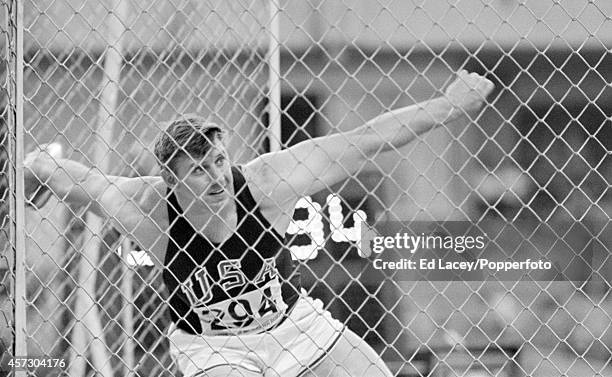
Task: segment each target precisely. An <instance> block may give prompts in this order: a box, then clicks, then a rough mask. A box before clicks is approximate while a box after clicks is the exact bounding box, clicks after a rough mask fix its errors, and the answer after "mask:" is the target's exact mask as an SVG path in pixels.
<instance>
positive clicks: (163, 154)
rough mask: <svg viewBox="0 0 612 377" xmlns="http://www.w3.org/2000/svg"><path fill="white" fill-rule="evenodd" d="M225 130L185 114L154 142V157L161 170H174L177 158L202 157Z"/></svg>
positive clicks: (197, 117)
mask: <svg viewBox="0 0 612 377" xmlns="http://www.w3.org/2000/svg"><path fill="white" fill-rule="evenodd" d="M224 135H225V129H223V128H222V127H221V126H219V125H218V124H216V123H213V122H209V121H207V120H206V119H205V118H203V117H201V116H198V115H193V114H187V115H184V116H182V117H180V118H178V119H175V120H173V121H172V122H170V124H169V125H168V126H167V127H166V129H164V130H163V131H162V132H161V133H160V134H159V135H158V136H157V139H156V140H155V150H154V152H155V157H157V161H158V163H159V164H160V165H161V167H162V168H164V167H167V168H170V169H173V168H174V162H175V161H176V159H177V158H180V157H185V156H191V157H203V156H204V155H205V154H206V153H207V152H208V151H209V150H210V148H211V147H212V146H213V144H214V142H215V140H222V139H223V136H224Z"/></svg>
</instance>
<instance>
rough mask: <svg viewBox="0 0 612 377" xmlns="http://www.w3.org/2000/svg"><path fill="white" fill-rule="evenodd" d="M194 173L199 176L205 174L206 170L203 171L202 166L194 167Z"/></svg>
mask: <svg viewBox="0 0 612 377" xmlns="http://www.w3.org/2000/svg"><path fill="white" fill-rule="evenodd" d="M193 172H194V173H198V174H199V173H203V172H204V169H203V168H202V167H201V166H194V167H193Z"/></svg>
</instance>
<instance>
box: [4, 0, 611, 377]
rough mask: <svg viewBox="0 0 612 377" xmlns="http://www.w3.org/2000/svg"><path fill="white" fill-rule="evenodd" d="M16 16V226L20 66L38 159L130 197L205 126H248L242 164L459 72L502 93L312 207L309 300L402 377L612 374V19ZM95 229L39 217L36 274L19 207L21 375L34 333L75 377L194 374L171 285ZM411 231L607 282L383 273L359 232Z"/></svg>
mask: <svg viewBox="0 0 612 377" xmlns="http://www.w3.org/2000/svg"><path fill="white" fill-rule="evenodd" d="M14 6H15V1H5V2H3V3H2V7H3V12H4V15H3V17H4V19H3V28H4V29H3V60H2V68H1V69H0V72H1V74H2V79H3V81H4V82H5V83H6V85H5V86H4V89H3V99H2V104H1V109H2V119H3V123H2V134H1V135H0V139H1V140H2V143H3V144H2V151H1V152H2V161H3V164H2V171H3V177H2V180H3V181H2V188H3V191H2V193H1V195H2V198H3V202H4V203H5V206H4V208H9V207H7V206H6V204H7V201H10V200H9V199H10V197H11V195H16V194H14V193H15V190H14V188H13V185H11V184H10V176H11V175H10V174H9V173H10V171H11V169H14V168H15V163H14V161H15V159H14V158H13V157H14V155H11V153H13V152H11V151H12V150H11V149H10V148H9V144H10V142H9V140H10V138H11V137H14V135H12V134H11V130H13V129H15V128H14V127H15V126H16V125H15V118H14V117H13V114H14V112H15V105H14V104H15V103H16V101H17V100H18V99H17V98H16V97H15V92H14V91H11V90H10V89H9V88H11V87H12V86H13V85H14V83H13V82H12V81H11V80H14V77H15V75H14V72H13V69H14V66H12V65H11V64H22V65H23V69H24V77H23V98H22V100H23V101H24V108H23V113H24V117H23V119H24V122H23V123H24V124H23V125H22V126H23V129H24V134H23V135H24V138H25V149H26V152H29V151H33V150H35V149H37V148H46V149H47V150H48V151H49V153H50V154H51V155H53V156H54V157H55V158H57V159H59V158H68V159H72V160H75V161H79V162H81V163H83V164H84V165H86V166H90V167H94V169H95V170H96V171H99V172H102V173H104V174H107V175H117V176H125V177H138V176H141V177H144V176H153V175H157V174H159V173H160V171H159V167H158V164H157V161H156V159H155V157H154V155H153V142H154V139H155V137H156V136H157V135H158V134H159V133H160V132H161V130H162V129H163V128H164V126H165V124H166V123H167V122H169V121H171V120H173V119H175V118H177V117H179V116H181V115H184V114H188V113H195V114H198V115H201V116H203V117H204V118H206V119H208V120H211V121H214V122H217V123H218V124H220V125H222V126H223V127H224V128H226V129H227V130H228V135H227V138H226V141H225V142H226V145H227V150H228V152H229V154H230V159H231V161H232V162H233V163H236V164H243V163H246V162H247V161H250V160H252V159H253V158H255V157H256V156H259V155H261V154H263V153H265V152H270V151H274V150H276V149H278V148H283V149H284V148H287V147H290V146H292V145H295V144H297V143H299V142H302V141H304V140H309V139H312V138H314V137H319V136H325V135H330V134H334V133H338V132H348V131H350V130H352V129H354V128H355V127H358V126H360V125H362V124H364V123H365V122H367V121H368V120H370V119H372V118H374V117H376V116H377V115H380V114H382V113H384V112H386V111H389V110H391V109H395V108H399V107H402V106H408V105H411V104H414V103H417V102H420V101H424V100H428V99H431V98H434V97H436V96H439V95H441V94H442V93H443V91H444V89H445V88H446V87H447V86H448V84H449V83H450V82H451V81H452V80H453V79H454V78H455V77H456V73H457V72H458V71H459V70H460V69H467V70H469V71H474V72H478V73H480V74H482V75H484V76H486V77H487V78H489V79H490V80H492V81H493V82H494V83H495V85H496V89H495V91H494V92H493V94H492V95H491V96H489V98H488V100H487V102H486V104H485V106H484V108H483V110H482V111H481V112H479V113H478V114H476V115H474V116H470V117H464V119H462V120H461V121H459V122H458V123H459V124H453V125H445V126H443V127H441V128H438V129H436V130H435V131H432V132H430V133H428V134H425V135H423V136H421V137H419V138H417V140H416V141H414V142H413V143H411V144H409V145H408V146H406V147H402V148H401V149H396V150H394V151H391V152H386V153H381V154H379V155H376V156H375V157H374V158H373V159H372V160H371V161H370V162H369V164H368V166H367V167H364V168H363V169H361V170H360V171H359V173H358V174H355V175H354V176H353V177H351V178H350V179H348V180H346V181H343V182H341V183H339V184H337V185H334V186H332V187H326V188H325V189H323V190H322V191H321V192H319V193H317V194H314V195H312V197H305V198H303V199H302V200H300V201H299V202H298V204H297V207H296V210H295V213H294V214H293V222H292V223H291V224H290V225H289V228H288V244H289V245H290V251H291V254H292V256H293V258H294V259H295V262H296V264H297V265H298V266H297V267H296V268H298V269H299V271H300V273H301V279H302V286H303V287H304V288H305V290H306V291H307V292H308V293H309V295H311V296H313V297H316V298H319V299H321V300H322V302H323V303H324V307H325V308H326V309H327V310H329V311H330V312H331V313H332V315H333V316H334V317H335V318H337V319H339V320H340V321H341V322H342V323H344V324H345V325H346V326H347V327H348V328H350V329H351V330H353V331H354V332H355V333H356V334H357V335H358V336H360V337H362V338H363V339H365V340H366V342H367V343H368V344H369V345H370V346H372V347H373V348H374V350H375V351H376V352H377V353H378V354H379V355H381V357H382V358H383V360H384V361H385V363H386V364H387V365H388V366H389V368H390V370H391V372H392V373H393V375H395V376H413V375H431V376H499V377H501V376H507V377H513V376H527V375H528V376H558V375H566V376H587V375H589V376H590V375H593V376H595V375H597V376H607V375H612V369H611V368H610V366H609V364H610V360H611V357H612V353H611V348H612V318H611V317H612V299H611V298H610V281H612V273H611V272H610V271H612V268H610V267H611V261H610V258H609V254H610V245H612V239H611V237H612V231H611V226H610V214H611V213H612V201H611V197H610V179H611V176H612V166H610V165H611V162H612V159H611V158H610V151H611V150H612V145H611V140H612V128H611V126H612V124H611V122H610V116H611V114H612V107H611V106H610V103H612V102H611V101H610V100H611V99H612V98H611V95H612V90H611V89H610V82H611V79H612V69H611V68H610V67H612V64H610V63H612V62H611V55H610V48H611V47H612V39H611V38H610V35H612V21H611V20H610V17H609V15H610V14H612V6H611V5H610V4H608V2H606V1H603V0H602V1H586V0H581V1H548V0H547V1H536V0H533V1H513V0H508V1H501V0H500V1H493V2H488V1H477V0H473V1H472V0H461V1H442V0H439V1H428V2H425V1H412V2H393V1H386V0H385V1H383V0H379V1H357V0H354V1H353V0H351V1H346V0H327V1H326V0H311V1H306V2H304V1H297V0H281V1H278V2H277V1H276V0H248V1H222V0H212V1H195V0H181V1H178V0H177V1H169V0H168V1H166V0H163V1H156V2H148V1H144V0H135V1H122V0H87V1H73V0H55V1H53V0H37V1H33V0H27V1H24V2H23V6H24V13H23V24H22V25H15V24H14V20H15V19H14V18H13V17H14V13H12V12H13V8H12V7H14ZM16 28H21V29H22V30H23V33H24V58H23V62H14V55H13V54H14V52H13V50H12V49H13V48H14V43H13V42H12V41H13V39H12V38H13V36H12V34H11V33H12V32H14V30H15V29H16ZM11 62H12V63H11ZM11 127H13V128H11ZM58 174H59V173H58ZM76 183H77V182H75V184H76ZM108 185H109V187H111V186H112V185H111V183H110V181H109V182H108ZM10 208H12V207H10ZM89 210H90V208H88V207H85V208H83V207H77V206H74V205H71V204H70V203H68V202H67V201H66V200H64V198H57V197H53V198H51V199H49V201H48V202H46V203H45V204H44V205H41V206H36V205H33V206H29V207H28V208H27V209H26V213H25V236H26V246H25V259H26V261H25V264H24V265H19V264H18V265H15V263H14V261H15V258H16V256H15V243H14V241H13V240H14V238H12V237H14V236H12V234H13V233H14V232H21V231H22V230H21V229H16V225H15V223H14V222H11V218H12V217H11V216H14V209H11V211H13V212H9V211H7V212H4V213H3V214H2V218H3V228H2V246H1V247H0V249H1V250H2V255H1V256H0V297H2V302H1V304H0V305H1V308H2V316H0V337H1V338H0V350H2V351H3V353H4V355H5V356H7V355H9V356H10V355H14V352H15V351H14V344H15V342H16V341H17V340H16V334H19V333H20V331H21V332H22V333H23V337H24V338H25V341H26V342H27V352H28V354H29V355H35V356H42V357H53V358H62V359H65V360H67V361H68V363H67V364H68V365H69V366H68V367H67V368H65V374H66V375H70V376H86V375H103V376H115V375H142V376H150V375H156V376H157V375H159V376H163V375H168V376H175V375H182V374H181V371H180V370H179V369H178V366H177V365H176V364H175V362H174V360H173V359H172V358H171V356H170V352H169V346H170V345H169V341H168V339H167V338H166V336H165V334H166V330H167V328H168V327H169V326H170V324H171V319H170V316H169V314H168V305H167V293H168V292H166V287H164V284H163V281H162V271H161V270H160V269H158V268H155V267H154V263H153V261H152V258H151V255H150V254H148V253H147V251H146V250H141V249H140V248H139V247H138V246H137V245H136V243H135V242H133V241H132V240H131V239H130V238H129V237H125V236H123V235H121V234H120V232H119V231H118V230H117V228H115V227H114V226H113V222H111V221H107V220H101V219H100V218H98V217H97V216H95V215H93V214H92V213H91V211H89ZM388 221H469V222H470V223H472V224H474V225H475V227H477V228H478V229H480V230H481V231H483V232H484V233H486V234H487V235H488V237H489V238H490V243H489V245H488V246H490V247H492V248H495V249H498V250H502V251H503V252H504V253H505V254H506V255H510V256H512V258H516V259H521V258H522V257H529V256H532V255H536V254H537V255H541V256H544V257H546V258H549V259H551V260H556V261H563V260H568V259H569V260H574V259H576V260H583V261H585V263H584V268H582V269H578V270H577V271H575V275H574V276H575V278H574V279H570V281H495V280H494V281H486V282H485V281H467V282H466V281H405V279H399V278H398V276H397V275H394V274H386V275H384V276H380V275H371V274H369V273H367V271H368V266H369V265H370V264H371V261H370V260H369V259H367V258H362V257H360V256H359V252H358V246H359V243H360V240H361V236H362V232H361V230H360V229H361V227H362V226H364V225H363V224H366V223H367V224H369V225H372V226H374V225H376V224H379V223H384V222H388ZM11 232H13V233H11ZM17 269H23V271H25V276H26V282H25V291H26V293H25V297H20V296H19V295H18V294H17V295H16V294H15V276H16V274H15V271H16V270H17ZM19 300H22V302H24V303H25V304H26V305H27V318H26V327H25V328H24V329H19V328H16V321H15V316H14V312H15V303H16V301H19ZM17 338H18V337H17ZM30 373H31V375H36V376H46V375H49V376H51V375H59V374H61V373H60V372H58V371H57V370H47V369H44V370H43V369H40V370H36V371H31V372H30Z"/></svg>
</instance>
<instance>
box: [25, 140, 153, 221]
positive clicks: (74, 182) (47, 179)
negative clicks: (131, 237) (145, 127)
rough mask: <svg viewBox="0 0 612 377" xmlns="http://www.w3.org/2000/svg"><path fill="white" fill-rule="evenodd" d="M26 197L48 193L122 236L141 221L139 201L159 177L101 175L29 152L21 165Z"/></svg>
mask: <svg viewBox="0 0 612 377" xmlns="http://www.w3.org/2000/svg"><path fill="white" fill-rule="evenodd" d="M25 167H26V172H25V189H26V197H31V196H32V195H33V193H35V192H37V191H38V190H41V189H42V190H49V191H50V192H51V193H53V194H54V195H56V196H57V197H58V198H59V199H60V200H62V201H64V202H66V203H69V204H72V205H74V206H78V207H85V208H87V209H88V210H90V211H92V212H93V213H95V214H96V215H98V216H101V217H103V218H108V219H111V220H112V222H113V223H114V225H115V226H117V228H118V229H119V230H122V231H123V232H124V233H131V232H133V231H134V229H135V227H136V226H138V224H139V223H141V222H142V221H143V220H142V219H143V217H144V215H146V214H145V213H144V212H145V211H143V208H141V206H140V205H139V202H140V197H141V196H142V195H143V193H144V191H145V190H146V189H147V188H150V187H151V186H152V185H153V184H154V183H155V182H156V181H159V180H160V178H159V177H139V178H127V177H119V176H109V175H104V174H102V173H101V172H99V171H97V170H96V169H94V168H89V167H87V166H85V165H83V164H81V163H79V162H76V161H72V160H68V159H53V158H52V157H50V156H49V155H48V154H46V153H45V152H40V151H38V152H32V153H30V154H28V155H27V156H26V161H25Z"/></svg>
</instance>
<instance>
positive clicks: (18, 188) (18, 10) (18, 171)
mask: <svg viewBox="0 0 612 377" xmlns="http://www.w3.org/2000/svg"><path fill="white" fill-rule="evenodd" d="M11 8H12V12H11V15H10V17H12V18H13V22H12V26H13V28H14V30H13V33H14V34H13V38H12V41H11V42H12V43H14V45H13V49H14V52H13V54H14V56H13V59H12V60H13V63H12V64H11V65H12V68H13V69H14V79H15V82H14V83H13V85H10V86H12V87H13V101H14V105H13V108H12V111H14V114H13V117H12V118H13V120H14V123H13V126H12V127H11V128H12V130H11V131H13V135H12V137H9V140H14V144H13V145H12V147H11V148H10V151H9V154H12V155H13V164H14V166H15V173H14V174H12V178H13V179H12V182H11V183H12V184H13V187H14V189H15V193H14V195H11V196H12V197H13V198H14V201H13V203H12V207H13V208H14V210H13V215H14V216H15V217H14V219H15V223H14V225H13V226H14V242H15V244H14V245H15V265H14V267H15V295H14V297H15V322H14V323H15V352H14V355H15V356H26V355H27V354H28V352H27V342H26V339H27V331H26V330H27V328H26V325H27V323H26V276H25V262H26V256H25V252H26V248H25V199H24V197H25V195H24V182H23V169H24V165H23V159H24V145H23V143H24V139H23V1H21V0H14V2H13V3H12V4H11ZM10 24H11V22H10V21H9V25H10ZM10 50H11V49H10V47H9V51H10ZM9 54H10V52H9ZM9 97H10V95H9ZM9 101H10V99H9ZM9 169H10V168H9ZM10 170H12V169H10ZM15 375H16V376H25V372H24V371H17V372H16V373H15Z"/></svg>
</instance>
